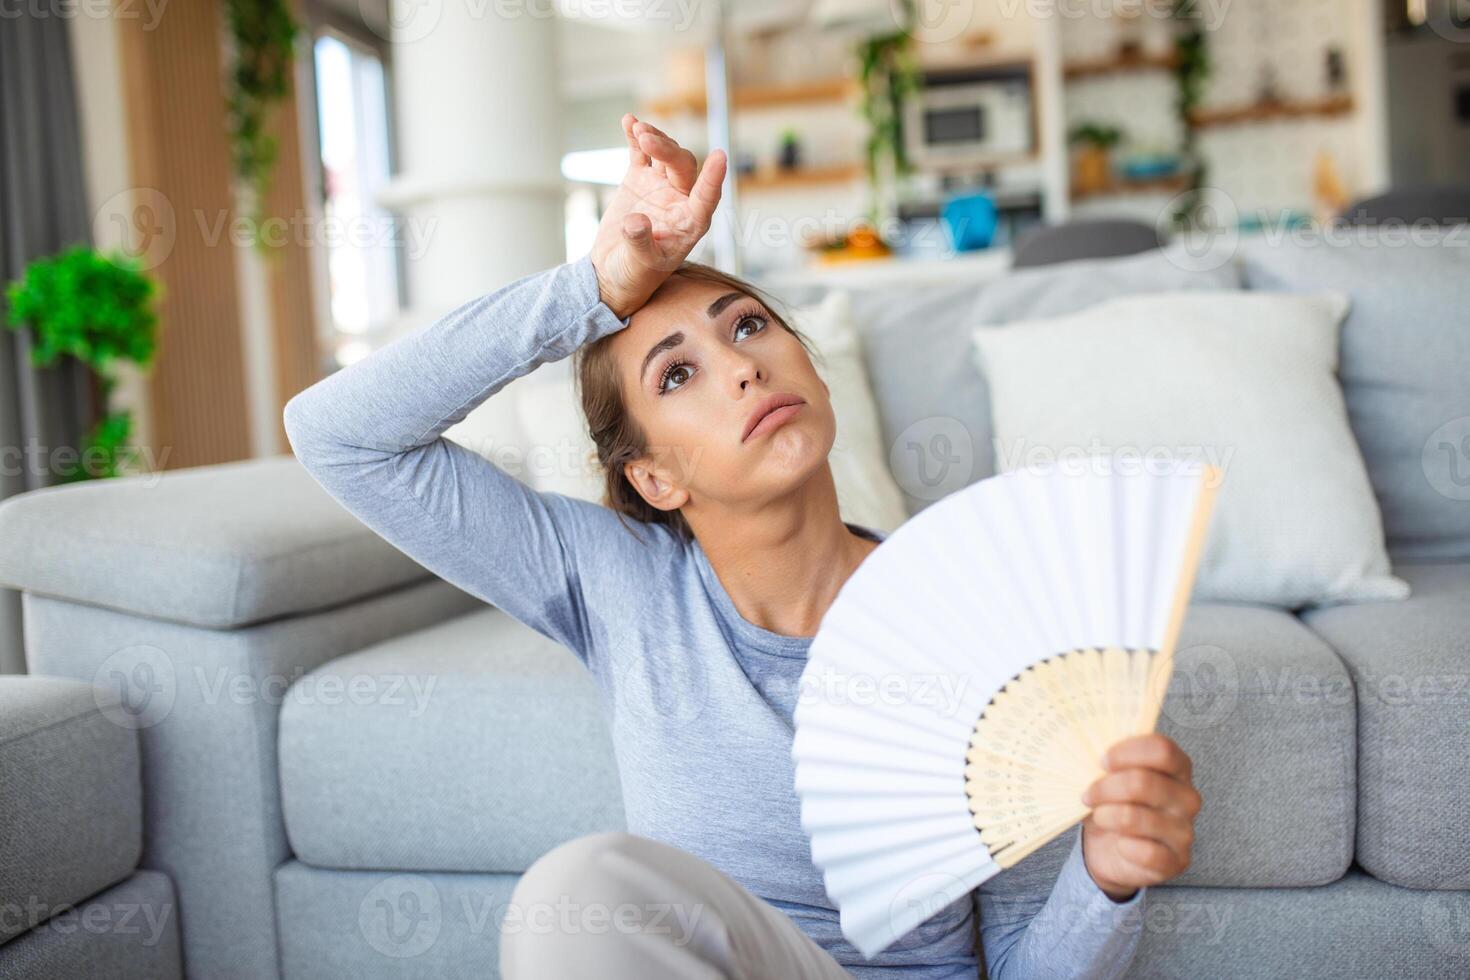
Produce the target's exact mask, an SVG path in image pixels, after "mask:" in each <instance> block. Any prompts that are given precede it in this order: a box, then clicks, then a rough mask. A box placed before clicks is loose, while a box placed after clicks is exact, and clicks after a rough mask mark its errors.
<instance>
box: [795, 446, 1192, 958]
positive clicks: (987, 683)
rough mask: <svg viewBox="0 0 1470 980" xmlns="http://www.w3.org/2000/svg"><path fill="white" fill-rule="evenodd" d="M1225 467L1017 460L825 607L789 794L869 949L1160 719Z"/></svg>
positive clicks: (1026, 849)
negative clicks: (1116, 746) (1117, 746)
mask: <svg viewBox="0 0 1470 980" xmlns="http://www.w3.org/2000/svg"><path fill="white" fill-rule="evenodd" d="M1218 483H1219V471H1218V470H1217V469H1215V468H1214V467H1210V466H1204V465H1199V464H1185V463H1179V462H1169V463H1164V464H1156V463H1153V462H1150V463H1149V465H1147V466H1145V465H1142V464H1140V463H1138V462H1137V461H1135V465H1134V466H1132V467H1125V466H1120V465H1119V461H1118V460H1117V459H1114V458H1112V457H1105V456H1096V457H1090V458H1089V459H1088V460H1087V461H1086V463H1085V464H1083V465H1080V466H1078V465H1071V464H1054V465H1050V466H1046V467H1032V468H1025V469H1019V470H1014V471H1011V472H1009V473H1004V474H1001V475H999V476H995V477H991V478H990V479H987V480H982V481H980V482H978V483H975V484H972V485H970V486H969V487H966V488H965V489H963V490H960V491H957V492H956V493H954V494H951V495H950V496H949V497H946V498H945V499H944V500H942V501H940V502H938V503H936V504H934V505H932V506H930V507H928V508H927V509H925V510H924V511H923V512H921V513H920V514H918V515H916V516H915V517H913V518H912V519H911V520H909V521H908V522H907V523H905V524H904V525H903V526H902V527H900V528H899V529H898V530H896V531H894V532H893V533H892V534H891V535H889V536H888V538H887V539H886V540H885V541H884V542H883V544H882V545H881V546H879V548H878V549H877V550H876V551H874V552H873V553H872V554H871V555H869V556H868V557H867V558H866V559H865V560H864V561H863V563H862V564H861V565H859V566H858V569H857V571H856V572H855V573H854V574H853V575H852V576H851V577H850V578H849V579H848V581H847V582H846V583H845V584H844V585H843V588H842V590H841V592H840V593H839V594H838V596H837V599H836V600H835V601H834V602H833V604H832V606H831V608H829V609H828V611H827V613H826V615H825V616H824V617H823V619H822V624H821V627H820V628H819V629H818V631H817V635H816V637H815V639H813V641H812V645H811V650H810V653H809V659H808V663H807V666H806V668H805V670H804V672H803V674H802V685H801V691H802V697H801V698H800V699H799V700H798V703H797V707H796V714H795V721H796V736H795V740H794V742H793V744H792V757H793V759H794V760H795V763H796V791H797V793H798V795H799V796H800V798H801V820H802V826H803V827H804V828H805V829H806V831H807V833H808V834H809V835H810V836H811V842H812V861H813V863H815V864H816V865H817V867H818V868H820V869H821V870H822V873H823V878H824V881H825V884H826V887H827V893H828V895H829V896H830V897H831V898H832V900H833V901H834V902H836V903H837V905H838V908H839V909H840V917H841V924H842V932H843V935H844V936H846V937H847V939H848V941H849V942H851V943H852V944H853V945H854V946H856V947H857V948H858V950H859V951H861V952H862V953H863V955H864V956H867V957H869V958H872V957H873V956H874V955H875V954H877V953H878V952H880V951H881V950H883V949H886V948H887V947H888V946H889V945H891V944H892V943H893V942H894V941H895V940H896V939H897V938H898V937H900V936H902V935H904V934H906V933H907V932H909V931H910V930H912V929H913V928H914V927H915V926H917V925H918V924H919V923H920V922H922V921H923V920H924V919H926V918H928V917H929V916H930V915H932V914H934V912H936V911H938V909H939V908H941V907H943V906H944V905H947V904H949V903H950V902H953V901H955V900H956V899H958V898H960V897H961V896H962V895H964V894H965V893H967V892H969V891H970V890H971V889H973V888H975V887H976V886H977V885H979V884H980V883H981V882H983V881H985V880H986V879H987V878H989V877H991V876H992V875H995V874H998V873H999V872H1000V871H1002V870H1004V869H1005V868H1008V867H1011V866H1012V865H1014V864H1015V863H1016V862H1018V861H1020V860H1021V859H1022V858H1024V857H1025V856H1026V855H1028V854H1030V853H1031V852H1033V851H1035V850H1036V849H1037V848H1039V847H1041V846H1042V845H1043V844H1045V843H1046V842H1048V841H1050V840H1052V839H1054V838H1055V837H1057V836H1058V835H1059V834H1061V833H1062V832H1063V831H1065V830H1066V829H1067V828H1068V827H1070V826H1072V825H1073V824H1075V823H1077V822H1078V821H1080V820H1082V819H1083V818H1084V817H1086V816H1087V813H1088V812H1089V808H1088V807H1086V806H1084V805H1083V804H1082V802H1081V799H1080V797H1081V795H1082V791H1083V790H1084V789H1086V788H1087V786H1088V785H1089V784H1091V783H1092V782H1093V781H1094V780H1095V779H1097V778H1098V777H1100V776H1101V775H1103V772H1104V770H1103V768H1102V765H1101V762H1100V760H1101V758H1102V755H1103V753H1104V752H1105V751H1106V750H1107V749H1108V747H1109V746H1111V745H1112V744H1113V743H1115V742H1117V741H1119V740H1121V739H1124V738H1127V737H1129V736H1131V735H1139V734H1145V733H1147V732H1151V731H1153V728H1154V725H1155V723H1156V721H1157V720H1158V713H1159V709H1160V706H1161V705H1162V703H1163V698H1164V692H1165V688H1166V687H1167V684H1168V680H1169V675H1170V673H1171V672H1172V670H1173V654H1174V645H1175V643H1176V641H1177V639H1178V636H1179V628H1180V624H1181V622H1182V620H1183V617H1184V611H1185V607H1186V606H1187V604H1188V601H1189V594H1190V591H1191V589H1192V587H1193V584H1194V574H1195V570H1196V568H1197V567H1198V564H1199V560H1200V554H1201V551H1202V550H1203V547H1204V542H1205V536H1206V532H1207V529H1208V525H1209V517H1210V511H1211V506H1212V504H1213V500H1214V493H1215V487H1216V486H1217V485H1218Z"/></svg>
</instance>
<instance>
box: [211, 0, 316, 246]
mask: <svg viewBox="0 0 1470 980" xmlns="http://www.w3.org/2000/svg"><path fill="white" fill-rule="evenodd" d="M225 18H226V21H227V23H228V25H229V31H230V38H231V40H232V41H233V48H234V60H233V63H232V65H231V67H230V82H229V89H228V93H227V96H226V101H227V105H228V108H229V123H230V140H231V146H230V150H231V158H232V160H233V164H234V171H235V177H236V178H237V180H238V181H239V184H240V188H241V191H242V193H243V194H244V196H245V202H244V203H245V210H246V215H247V220H248V222H249V226H250V229H251V240H252V241H253V242H254V244H255V246H256V247H257V248H258V249H260V250H261V251H262V252H266V253H269V252H270V251H271V250H270V247H269V246H268V245H267V244H266V242H265V241H264V239H263V238H262V237H261V234H260V225H261V222H262V221H263V220H264V217H265V199H266V196H267V194H269V192H270V185H271V171H272V170H273V168H274V166H275V162H276V149H277V147H276V140H275V138H274V137H273V136H271V135H270V134H269V133H268V132H267V131H266V125H267V121H268V119H269V116H270V111H271V109H272V107H273V106H275V105H276V104H277V103H279V102H281V101H283V100H285V99H286V98H287V97H288V96H290V94H291V73H292V70H293V66H294V64H295V43H296V34H297V31H298V27H297V24H296V20H295V18H294V17H292V15H291V8H290V5H289V3H288V2H287V0H225Z"/></svg>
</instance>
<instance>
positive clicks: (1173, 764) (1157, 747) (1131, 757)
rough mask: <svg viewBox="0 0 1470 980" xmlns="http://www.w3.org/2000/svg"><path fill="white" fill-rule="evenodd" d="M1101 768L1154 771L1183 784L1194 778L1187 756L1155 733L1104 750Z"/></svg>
mask: <svg viewBox="0 0 1470 980" xmlns="http://www.w3.org/2000/svg"><path fill="white" fill-rule="evenodd" d="M1104 765H1105V766H1106V767H1107V768H1108V769H1132V768H1142V769H1157V770H1158V771H1159V772H1162V773H1165V774H1167V775H1170V776H1173V777H1174V778H1175V779H1180V780H1183V781H1184V782H1189V780H1190V779H1191V778H1192V777H1193V775H1194V762H1193V760H1191V759H1190V758H1189V755H1188V754H1187V753H1186V752H1185V751H1184V750H1183V749H1181V748H1180V747H1179V745H1178V744H1177V743H1176V742H1175V741H1174V740H1173V739H1172V738H1169V737H1168V736H1167V735H1160V734H1159V733H1158V732H1152V733H1150V734H1148V735H1135V736H1133V737H1131V738H1125V739H1122V740H1121V741H1119V742H1117V743H1115V744H1114V745H1113V746H1112V747H1111V748H1109V749H1108V751H1107V755H1106V758H1105V760H1104Z"/></svg>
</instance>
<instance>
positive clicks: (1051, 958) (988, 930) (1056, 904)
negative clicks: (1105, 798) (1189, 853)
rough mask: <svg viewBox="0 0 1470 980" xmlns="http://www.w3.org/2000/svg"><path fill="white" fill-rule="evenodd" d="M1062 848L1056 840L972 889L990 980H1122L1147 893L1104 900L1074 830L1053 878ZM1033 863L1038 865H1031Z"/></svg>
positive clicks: (1062, 843) (1079, 834)
mask: <svg viewBox="0 0 1470 980" xmlns="http://www.w3.org/2000/svg"><path fill="white" fill-rule="evenodd" d="M1065 841H1066V838H1065V837H1063V838H1059V839H1058V840H1057V841H1054V842H1052V844H1051V845H1048V847H1047V848H1043V849H1042V850H1041V851H1038V852H1037V853H1036V854H1034V855H1031V856H1030V857H1028V858H1027V859H1026V860H1024V861H1022V862H1020V863H1019V864H1017V865H1016V866H1015V867H1014V868H1011V869H1009V870H1007V871H1004V872H1002V873H1001V874H999V875H996V876H995V877H994V878H991V879H990V880H989V881H987V882H985V883H983V884H982V885H981V886H980V887H979V888H978V889H976V890H975V892H974V896H975V901H976V905H977V908H976V913H977V915H978V918H979V923H980V939H981V943H982V945H983V946H984V955H985V966H986V972H987V974H988V975H989V976H990V978H991V980H1020V978H1032V977H1088V978H1096V980H1111V978H1115V977H1121V976H1123V974H1124V973H1126V972H1127V970H1128V967H1129V964H1130V963H1132V961H1133V954H1134V952H1135V951H1136V950H1137V948H1138V940H1139V936H1140V934H1141V931H1142V918H1143V908H1144V900H1145V893H1146V892H1147V889H1144V888H1140V889H1139V890H1138V891H1137V892H1135V893H1134V895H1133V897H1131V898H1130V899H1128V901H1126V902H1115V901H1113V900H1112V899H1111V898H1109V897H1108V896H1107V893H1105V892H1104V891H1103V890H1102V889H1101V888H1099V887H1098V885H1097V882H1095V881H1093V880H1092V874H1091V873H1090V872H1089V871H1088V870H1087V863H1086V861H1085V860H1084V859H1083V855H1082V828H1081V826H1080V825H1079V826H1078V828H1077V830H1076V832H1075V833H1074V834H1073V835H1072V845H1071V849H1070V850H1069V851H1067V852H1066V857H1065V859H1064V860H1062V861H1061V868H1060V870H1059V871H1057V872H1056V873H1055V874H1054V875H1053V874H1052V873H1050V872H1051V869H1052V868H1055V867H1056V861H1057V857H1058V856H1059V855H1060V854H1061V853H1062V852H1061V848H1063V847H1065V846H1066V844H1065ZM1052 845H1056V846H1052ZM1047 851H1050V852H1051V855H1052V857H1051V860H1050V862H1049V863H1048V862H1047V860H1046V859H1045V858H1044V856H1043V855H1044V854H1045V853H1046V852H1047ZM1037 859H1041V861H1040V863H1039V864H1033V862H1035V861H1036V860H1037ZM1028 865H1030V867H1028Z"/></svg>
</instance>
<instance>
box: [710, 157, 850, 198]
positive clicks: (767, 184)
mask: <svg viewBox="0 0 1470 980" xmlns="http://www.w3.org/2000/svg"><path fill="white" fill-rule="evenodd" d="M863 173H864V171H863V165H862V164H860V163H837V164H832V165H830V166H825V167H798V168H796V169H795V170H758V171H756V172H755V173H751V174H741V175H739V176H738V177H737V178H736V181H737V182H738V184H739V186H740V189H741V190H742V191H748V190H753V191H764V190H793V189H796V188H799V187H811V186H814V185H817V184H840V183H844V182H846V181H852V180H856V179H858V178H859V177H861V176H862V175H863Z"/></svg>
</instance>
